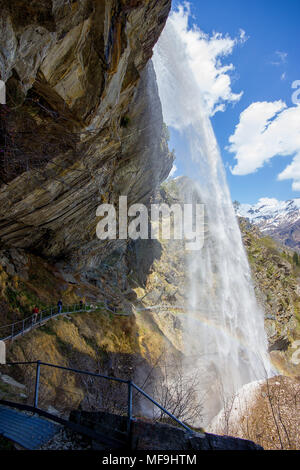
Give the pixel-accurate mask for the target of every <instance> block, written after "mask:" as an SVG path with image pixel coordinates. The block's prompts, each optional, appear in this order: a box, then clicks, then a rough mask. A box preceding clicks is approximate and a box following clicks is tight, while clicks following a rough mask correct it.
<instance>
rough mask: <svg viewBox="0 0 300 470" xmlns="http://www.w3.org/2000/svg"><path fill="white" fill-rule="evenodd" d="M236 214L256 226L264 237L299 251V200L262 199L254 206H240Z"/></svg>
mask: <svg viewBox="0 0 300 470" xmlns="http://www.w3.org/2000/svg"><path fill="white" fill-rule="evenodd" d="M237 214H238V215H239V216H240V217H245V218H247V219H249V221H250V222H251V223H253V224H255V225H257V226H258V227H259V229H260V230H261V232H262V233H264V234H265V235H270V236H271V237H273V238H274V239H276V240H278V241H280V242H282V243H284V244H285V245H287V246H289V247H290V248H294V249H297V250H299V251H300V198H296V199H290V200H289V201H278V200H277V199H270V198H262V199H260V200H259V201H258V203H257V204H254V205H250V204H241V205H240V206H239V207H238V209H237Z"/></svg>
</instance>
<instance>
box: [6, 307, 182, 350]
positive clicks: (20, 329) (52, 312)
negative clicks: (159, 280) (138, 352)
mask: <svg viewBox="0 0 300 470" xmlns="http://www.w3.org/2000/svg"><path fill="white" fill-rule="evenodd" d="M97 309H103V310H106V311H108V312H110V313H112V314H114V315H116V316H123V317H125V316H130V315H131V314H132V313H129V312H118V311H116V310H114V309H113V308H111V307H110V306H109V301H107V300H103V301H101V302H93V303H87V304H86V303H84V304H80V303H79V304H72V305H68V306H63V307H62V309H61V310H59V308H58V307H57V306H55V307H48V308H46V309H44V310H41V311H40V312H39V313H38V314H34V313H33V314H32V315H30V316H28V317H26V318H23V320H18V321H16V322H14V323H10V324H8V325H4V326H0V340H1V341H9V340H13V339H15V338H17V337H19V336H23V335H24V334H25V333H28V332H29V331H31V330H32V329H33V328H37V327H39V326H41V325H44V323H46V322H47V321H48V320H51V319H52V318H55V317H57V316H59V315H68V314H72V313H80V312H93V311H95V310H97ZM135 310H136V311H137V312H146V311H150V310H161V311H163V310H185V307H184V306H181V305H164V304H161V305H153V306H147V307H140V308H139V307H135Z"/></svg>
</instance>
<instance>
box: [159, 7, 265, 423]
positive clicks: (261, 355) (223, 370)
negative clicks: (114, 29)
mask: <svg viewBox="0 0 300 470" xmlns="http://www.w3.org/2000/svg"><path fill="white" fill-rule="evenodd" d="M153 62H154V67H155V71H156V75H157V82H158V89H159V95H160V99H161V102H162V109H163V115H164V120H165V122H166V124H167V125H169V126H173V127H174V128H175V129H180V131H181V132H182V133H183V134H184V137H185V139H186V141H187V142H188V149H187V157H186V158H187V159H188V160H189V162H190V165H191V167H192V170H193V175H194V179H196V181H197V183H196V187H197V192H198V196H199V198H200V200H201V202H202V203H204V204H205V217H206V223H207V234H206V237H205V243H204V247H203V249H202V250H200V251H198V252H192V253H190V254H187V289H188V291H187V295H188V299H189V300H188V305H187V311H186V320H185V322H184V330H185V331H184V339H185V346H184V348H185V358H186V370H187V371H192V370H197V371H198V373H199V377H200V381H201V388H202V391H203V401H204V412H205V417H204V418H205V419H204V423H208V422H210V420H211V419H212V418H213V417H214V416H215V415H216V414H217V413H218V412H219V411H220V409H221V408H222V407H223V406H224V403H225V401H226V400H227V399H228V398H229V397H230V396H232V395H233V394H234V393H236V392H237V391H238V390H239V389H240V388H241V387H242V386H243V385H244V384H247V383H250V382H253V381H257V380H260V379H263V378H266V376H269V375H270V374H271V367H270V363H269V357H268V352H267V338H266V334H265V330H264V312H263V311H262V309H261V308H260V307H259V305H258V304H257V301H256V297H255V293H254V287H253V285H252V280H251V272H250V268H249V264H248V260H247V256H246V253H245V250H244V247H243V243H242V238H241V233H240V230H239V226H238V222H237V218H236V216H235V213H234V209H233V205H232V202H231V197H230V193H229V189H228V185H227V182H226V175H225V170H224V167H223V163H222V158H221V155H220V151H219V148H218V144H217V141H216V137H215V134H214V131H213V128H212V124H211V122H210V118H209V113H208V112H207V109H206V105H205V102H204V99H203V92H202V91H201V87H200V86H199V84H198V82H197V77H196V76H195V75H194V72H193V70H192V69H191V67H190V61H189V57H188V53H187V51H186V46H185V43H184V41H182V39H181V36H180V34H179V33H178V31H177V29H176V28H175V26H174V24H173V21H172V16H171V18H169V20H168V22H167V24H166V27H165V29H164V31H163V33H162V35H161V37H160V39H159V41H158V43H157V45H156V47H155V52H154V57H153Z"/></svg>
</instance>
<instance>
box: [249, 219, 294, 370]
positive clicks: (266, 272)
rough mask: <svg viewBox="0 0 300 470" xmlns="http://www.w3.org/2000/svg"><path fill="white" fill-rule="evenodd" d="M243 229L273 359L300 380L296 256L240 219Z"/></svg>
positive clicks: (279, 367) (278, 366)
mask: <svg viewBox="0 0 300 470" xmlns="http://www.w3.org/2000/svg"><path fill="white" fill-rule="evenodd" d="M240 227H241V231H242V235H243V242H244V245H245V248H246V251H247V254H248V259H249V262H250V266H251V269H252V274H253V280H254V283H255V289H256V296H257V298H258V300H259V302H260V303H261V304H262V306H263V308H264V310H265V327H266V331H267V335H268V340H269V350H270V352H271V358H272V360H273V362H274V364H275V365H276V367H277V368H278V369H279V370H281V371H282V372H283V373H286V374H288V375H292V376H300V368H299V365H300V363H299V360H298V356H297V349H298V348H297V343H296V342H297V341H298V340H299V339H300V313H299V312H300V310H299V309H300V286H299V267H298V266H297V265H295V264H294V263H293V252H291V251H290V250H289V249H288V248H287V247H284V246H282V245H280V244H278V243H276V242H275V241H274V240H272V238H269V237H265V236H263V235H262V233H261V232H260V231H259V229H258V228H257V227H255V226H254V225H252V224H250V223H249V222H248V221H247V220H246V219H240Z"/></svg>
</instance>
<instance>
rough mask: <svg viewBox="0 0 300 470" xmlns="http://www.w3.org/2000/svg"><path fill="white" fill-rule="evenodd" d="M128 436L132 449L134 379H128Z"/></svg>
mask: <svg viewBox="0 0 300 470" xmlns="http://www.w3.org/2000/svg"><path fill="white" fill-rule="evenodd" d="M127 436H128V446H129V448H130V449H131V448H132V380H128V403H127Z"/></svg>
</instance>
